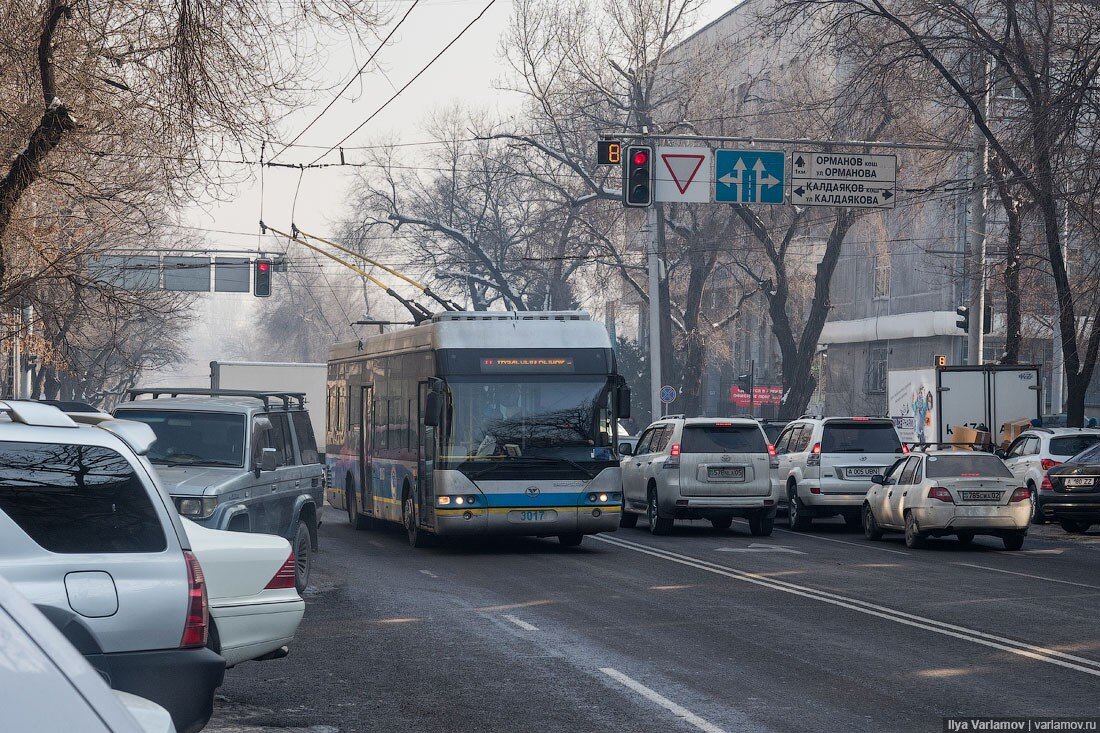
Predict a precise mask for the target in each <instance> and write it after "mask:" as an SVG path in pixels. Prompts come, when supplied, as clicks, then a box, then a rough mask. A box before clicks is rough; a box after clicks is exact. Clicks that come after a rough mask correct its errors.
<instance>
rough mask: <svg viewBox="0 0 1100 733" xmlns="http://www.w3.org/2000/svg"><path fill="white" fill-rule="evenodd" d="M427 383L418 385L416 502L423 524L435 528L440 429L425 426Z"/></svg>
mask: <svg viewBox="0 0 1100 733" xmlns="http://www.w3.org/2000/svg"><path fill="white" fill-rule="evenodd" d="M429 389H430V387H429V385H428V383H427V382H420V383H419V384H418V385H417V388H416V391H417V400H416V401H417V404H418V405H419V410H418V413H417V421H416V424H417V426H418V430H417V433H418V436H417V437H418V442H419V447H418V449H417V453H416V455H417V461H416V501H417V503H418V504H419V505H420V511H419V512H417V515H418V516H419V517H420V521H421V523H423V524H427V525H429V526H432V527H434V526H435V497H434V496H433V495H432V493H433V492H432V473H433V472H434V470H435V453H436V431H438V430H439V428H437V427H434V426H429V425H425V424H424V410H425V408H426V406H427V400H428V391H429Z"/></svg>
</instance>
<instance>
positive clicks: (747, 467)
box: [619, 415, 778, 536]
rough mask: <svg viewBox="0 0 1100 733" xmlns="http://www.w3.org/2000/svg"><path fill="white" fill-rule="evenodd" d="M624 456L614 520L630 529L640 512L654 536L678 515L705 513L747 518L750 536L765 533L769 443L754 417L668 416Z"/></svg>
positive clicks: (771, 504)
mask: <svg viewBox="0 0 1100 733" xmlns="http://www.w3.org/2000/svg"><path fill="white" fill-rule="evenodd" d="M619 452H620V453H622V454H623V459H622V464H621V465H622V476H623V514H622V519H621V524H622V526H624V527H633V526H635V525H636V524H637V523H638V516H639V514H640V513H642V512H644V513H645V514H646V516H647V517H648V519H649V529H650V531H651V532H652V533H653V534H659V535H661V534H668V533H670V532H671V531H672V525H673V522H674V521H675V520H677V519H707V520H710V523H711V524H712V525H714V527H715V529H728V528H729V527H730V525H731V524H733V518H734V517H745V518H747V519H748V520H749V530H750V531H751V532H752V534H753V535H754V536H766V535H770V534H771V533H772V524H773V522H774V520H775V508H776V501H777V498H778V497H777V496H776V494H775V493H773V488H772V481H771V471H772V456H771V455H770V446H769V445H768V439H767V437H766V436H765V434H764V431H763V430H762V429H761V427H760V423H758V422H756V420H752V419H746V418H740V419H739V418H724V419H723V418H703V417H699V418H684V417H683V416H682V415H670V416H668V417H665V418H663V419H661V420H658V421H657V422H655V423H653V424H652V425H650V426H649V427H648V428H646V429H645V431H644V432H643V433H642V435H641V437H640V438H639V439H638V445H637V448H636V449H634V450H629V446H626V445H620V446H619Z"/></svg>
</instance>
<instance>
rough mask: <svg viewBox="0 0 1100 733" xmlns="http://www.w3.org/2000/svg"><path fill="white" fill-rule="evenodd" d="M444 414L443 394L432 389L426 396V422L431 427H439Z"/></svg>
mask: <svg viewBox="0 0 1100 733" xmlns="http://www.w3.org/2000/svg"><path fill="white" fill-rule="evenodd" d="M442 416H443V395H442V394H440V393H439V392H436V391H435V390H431V391H429V392H428V394H427V396H426V397H425V398H424V424H425V425H427V426H428V427H429V428H437V427H439V422H440V418H441V417H442Z"/></svg>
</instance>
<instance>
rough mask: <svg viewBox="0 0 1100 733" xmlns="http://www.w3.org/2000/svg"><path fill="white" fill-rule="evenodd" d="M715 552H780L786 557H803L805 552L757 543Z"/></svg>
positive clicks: (722, 548) (720, 549)
mask: <svg viewBox="0 0 1100 733" xmlns="http://www.w3.org/2000/svg"><path fill="white" fill-rule="evenodd" d="M715 552H782V553H786V554H788V555H805V554H806V553H805V552H801V551H799V550H796V549H794V548H793V547H787V546H786V545H761V544H759V543H757V542H754V543H752V544H751V545H749V546H748V547H719V548H718V549H716V550H715Z"/></svg>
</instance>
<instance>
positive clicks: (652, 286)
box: [646, 206, 662, 420]
mask: <svg viewBox="0 0 1100 733" xmlns="http://www.w3.org/2000/svg"><path fill="white" fill-rule="evenodd" d="M646 229H647V230H648V231H647V232H646V236H647V237H648V240H649V241H648V247H647V253H648V255H649V257H648V260H649V262H648V267H649V392H650V400H651V402H650V405H651V409H652V412H651V413H650V414H651V415H652V418H651V419H653V420H656V419H657V418H659V417H661V416H662V403H661V386H662V383H661V378H662V374H661V258H660V252H659V251H658V249H659V246H658V239H657V207H656V206H650V207H648V208H647V209H646Z"/></svg>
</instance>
